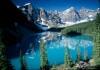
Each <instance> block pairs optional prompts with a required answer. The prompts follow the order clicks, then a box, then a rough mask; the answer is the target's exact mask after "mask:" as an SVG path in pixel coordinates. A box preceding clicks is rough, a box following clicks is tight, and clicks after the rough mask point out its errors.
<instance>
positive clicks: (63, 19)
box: [17, 3, 100, 30]
mask: <svg viewBox="0 0 100 70" xmlns="http://www.w3.org/2000/svg"><path fill="white" fill-rule="evenodd" d="M17 8H19V9H20V10H22V11H23V13H24V14H25V15H26V16H27V18H28V20H29V21H31V22H33V20H34V23H35V24H37V25H38V26H40V28H41V29H43V30H47V29H49V28H51V27H65V26H70V25H73V24H77V23H81V22H87V21H91V20H94V19H95V17H96V14H97V13H99V12H100V8H98V9H96V10H90V9H86V8H84V7H83V8H82V9H80V10H79V11H77V10H76V9H75V8H74V7H71V8H68V9H66V10H64V11H62V12H59V11H57V10H55V11H54V12H52V11H48V12H46V11H45V10H44V9H43V8H38V9H36V8H34V6H32V4H31V3H27V4H25V5H24V6H21V7H20V6H17ZM43 27H44V28H43Z"/></svg>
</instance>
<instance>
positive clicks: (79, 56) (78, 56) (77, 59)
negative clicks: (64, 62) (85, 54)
mask: <svg viewBox="0 0 100 70" xmlns="http://www.w3.org/2000/svg"><path fill="white" fill-rule="evenodd" d="M80 60H81V50H80V45H78V47H77V54H76V61H77V62H79V61H80Z"/></svg>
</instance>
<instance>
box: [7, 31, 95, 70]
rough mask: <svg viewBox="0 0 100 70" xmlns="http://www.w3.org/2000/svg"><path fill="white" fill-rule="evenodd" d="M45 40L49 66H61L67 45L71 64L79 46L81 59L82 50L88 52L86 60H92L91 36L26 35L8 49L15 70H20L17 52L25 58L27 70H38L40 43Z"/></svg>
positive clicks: (52, 33)
mask: <svg viewBox="0 0 100 70" xmlns="http://www.w3.org/2000/svg"><path fill="white" fill-rule="evenodd" d="M41 39H44V40H45V43H46V49H47V56H48V61H49V64H50V65H53V64H55V63H56V64H57V65H60V64H63V63H64V56H65V47H66V44H68V47H69V51H70V56H71V57H72V60H73V62H74V61H75V60H76V51H77V46H78V45H79V44H80V47H81V57H82V58H83V57H84V56H83V55H84V50H87V51H88V58H92V50H93V42H92V41H93V38H92V37H91V36H86V35H81V36H75V37H65V36H62V35H61V33H59V32H43V33H38V34H28V35H25V36H23V38H22V39H21V41H20V42H19V43H18V44H16V45H13V46H12V47H10V48H9V49H10V50H9V53H8V54H9V57H10V60H11V63H12V64H13V66H14V68H15V69H16V70H20V59H19V50H20V49H21V50H22V52H23V55H24V56H25V57H26V61H27V65H28V69H29V70H39V68H40V49H39V47H40V41H41Z"/></svg>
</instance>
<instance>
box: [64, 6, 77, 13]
mask: <svg viewBox="0 0 100 70" xmlns="http://www.w3.org/2000/svg"><path fill="white" fill-rule="evenodd" d="M74 10H75V8H74V7H71V8H69V9H66V10H65V12H70V11H74Z"/></svg>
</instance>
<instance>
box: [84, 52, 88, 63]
mask: <svg viewBox="0 0 100 70" xmlns="http://www.w3.org/2000/svg"><path fill="white" fill-rule="evenodd" d="M87 60H88V52H87V50H85V51H84V61H87Z"/></svg>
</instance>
